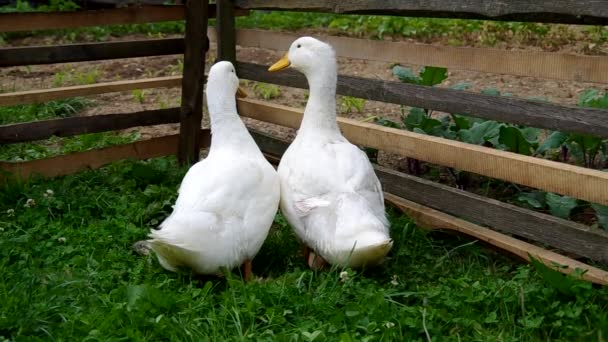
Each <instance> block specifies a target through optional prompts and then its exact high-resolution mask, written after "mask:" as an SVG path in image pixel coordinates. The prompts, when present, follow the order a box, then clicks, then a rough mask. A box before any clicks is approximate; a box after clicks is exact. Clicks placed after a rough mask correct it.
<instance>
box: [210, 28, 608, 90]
mask: <svg viewBox="0 0 608 342" xmlns="http://www.w3.org/2000/svg"><path fill="white" fill-rule="evenodd" d="M208 34H209V37H210V40H211V41H215V40H216V39H217V37H216V34H215V29H213V28H210V29H209V32H208ZM300 36H301V35H300V34H297V33H287V32H276V31H268V30H253V29H241V30H238V31H237V35H236V41H237V44H238V45H240V46H242V47H255V48H263V49H273V50H278V51H286V50H287V49H288V48H289V45H290V44H291V43H292V42H293V41H294V40H295V39H297V38H299V37H300ZM316 38H319V39H321V40H323V41H325V42H327V43H329V44H331V46H333V48H334V49H335V50H336V54H337V55H338V56H340V57H347V58H356V59H364V60H374V61H381V62H388V63H407V64H415V65H421V66H425V65H431V66H440V67H447V68H454V69H457V70H469V71H477V72H485V73H496V74H507V75H516V76H528V77H540V78H549V79H558V80H570V81H577V82H595V83H608V57H606V56H584V55H574V54H563V53H553V52H539V51H510V50H501V49H490V48H473V47H453V46H439V45H431V44H419V43H408V42H390V41H383V40H370V39H359V38H349V37H338V36H316Z"/></svg>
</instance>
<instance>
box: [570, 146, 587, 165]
mask: <svg viewBox="0 0 608 342" xmlns="http://www.w3.org/2000/svg"><path fill="white" fill-rule="evenodd" d="M566 147H567V148H568V152H569V153H570V155H571V156H572V157H574V159H576V160H577V161H578V163H579V164H583V163H584V161H585V156H584V153H583V148H582V147H581V145H579V144H576V143H574V142H572V141H569V140H566Z"/></svg>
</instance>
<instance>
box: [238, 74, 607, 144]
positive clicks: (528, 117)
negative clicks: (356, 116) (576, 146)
mask: <svg viewBox="0 0 608 342" xmlns="http://www.w3.org/2000/svg"><path fill="white" fill-rule="evenodd" d="M237 68H238V70H237V72H238V75H239V77H240V78H244V79H250V80H254V81H262V82H268V83H275V84H280V85H286V86H290V87H297V88H304V89H308V83H307V82H306V79H305V78H304V76H303V75H302V74H300V73H298V72H296V71H293V70H286V71H281V72H279V73H271V72H268V71H267V70H266V69H267V67H266V66H262V65H256V64H250V63H238V67H237ZM337 91H338V93H339V94H341V95H348V96H354V97H360V98H364V99H368V100H373V101H383V102H389V103H396V104H405V105H409V106H413V107H421V108H429V109H434V110H438V111H443V112H448V113H461V114H462V113H467V114H468V115H471V116H476V117H480V118H484V119H490V120H497V121H502V122H511V123H515V124H520V125H526V126H532V127H538V128H546V129H552V130H559V131H563V132H577V133H585V134H590V135H595V136H599V137H605V138H606V137H608V110H606V109H594V108H581V107H574V106H564V105H556V104H551V103H545V102H540V101H532V100H523V99H517V98H512V97H501V96H490V95H483V94H475V93H471V92H466V91H460V90H454V89H445V88H436V87H425V86H419V85H415V84H406V83H401V82H392V81H382V80H372V79H367V78H362V77H354V76H339V77H338V89H337Z"/></svg>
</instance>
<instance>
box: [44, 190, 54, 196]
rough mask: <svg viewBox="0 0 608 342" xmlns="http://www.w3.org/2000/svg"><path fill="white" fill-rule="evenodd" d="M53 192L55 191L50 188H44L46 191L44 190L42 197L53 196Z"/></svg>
mask: <svg viewBox="0 0 608 342" xmlns="http://www.w3.org/2000/svg"><path fill="white" fill-rule="evenodd" d="M54 194H55V192H54V191H53V190H51V189H46V191H45V192H44V197H53V195H54Z"/></svg>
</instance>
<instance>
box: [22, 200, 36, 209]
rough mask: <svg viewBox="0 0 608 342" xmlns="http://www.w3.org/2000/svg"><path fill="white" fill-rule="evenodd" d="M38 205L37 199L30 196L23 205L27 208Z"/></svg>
mask: <svg viewBox="0 0 608 342" xmlns="http://www.w3.org/2000/svg"><path fill="white" fill-rule="evenodd" d="M35 205H36V201H34V199H33V198H28V199H27V201H26V202H25V204H24V205H23V206H24V207H26V208H31V207H33V206H35Z"/></svg>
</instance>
